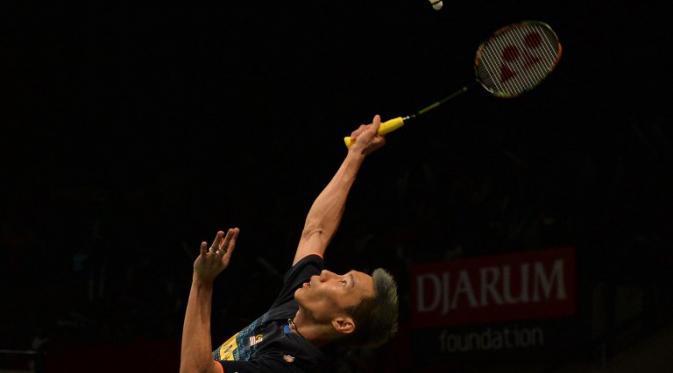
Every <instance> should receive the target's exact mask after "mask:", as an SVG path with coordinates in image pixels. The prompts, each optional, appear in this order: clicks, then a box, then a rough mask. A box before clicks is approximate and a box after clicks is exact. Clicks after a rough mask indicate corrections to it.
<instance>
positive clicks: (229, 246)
mask: <svg viewBox="0 0 673 373" xmlns="http://www.w3.org/2000/svg"><path fill="white" fill-rule="evenodd" d="M240 231H241V230H240V229H238V228H230V229H229V231H228V232H227V237H229V240H228V241H227V240H226V239H225V242H226V244H225V245H223V250H224V255H225V257H226V258H229V257H230V256H231V253H233V252H234V249H235V248H236V239H237V238H238V233H239V232H240Z"/></svg>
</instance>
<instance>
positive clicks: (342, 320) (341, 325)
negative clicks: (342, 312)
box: [332, 316, 355, 334]
mask: <svg viewBox="0 0 673 373" xmlns="http://www.w3.org/2000/svg"><path fill="white" fill-rule="evenodd" d="M332 327H333V328H334V330H336V331H337V332H338V333H341V334H350V333H353V332H354V331H355V321H353V318H351V317H350V316H338V317H336V318H334V319H333V320H332Z"/></svg>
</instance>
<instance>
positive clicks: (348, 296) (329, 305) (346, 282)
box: [294, 270, 374, 322]
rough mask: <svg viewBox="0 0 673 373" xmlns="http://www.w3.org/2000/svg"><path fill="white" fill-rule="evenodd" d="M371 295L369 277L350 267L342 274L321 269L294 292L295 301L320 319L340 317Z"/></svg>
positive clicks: (372, 287)
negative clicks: (317, 274)
mask: <svg viewBox="0 0 673 373" xmlns="http://www.w3.org/2000/svg"><path fill="white" fill-rule="evenodd" d="M373 296H374V279H373V278H372V276H370V275H368V274H366V273H363V272H359V271H353V270H351V271H349V272H347V273H345V274H343V275H337V274H336V273H334V272H330V271H328V270H323V271H322V272H320V275H319V276H311V279H310V281H308V282H305V283H304V285H303V286H302V287H301V288H299V289H297V290H296V291H295V293H294V298H295V299H296V300H297V303H299V305H300V306H301V307H302V308H304V309H305V310H306V311H307V312H309V313H310V314H311V316H312V317H313V318H314V319H316V320H317V321H321V322H329V321H331V320H332V319H334V318H335V317H338V316H343V315H344V313H345V310H346V309H348V308H350V307H353V306H356V305H358V304H360V301H361V300H362V299H364V298H368V297H373Z"/></svg>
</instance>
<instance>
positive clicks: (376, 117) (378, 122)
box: [372, 114, 381, 131]
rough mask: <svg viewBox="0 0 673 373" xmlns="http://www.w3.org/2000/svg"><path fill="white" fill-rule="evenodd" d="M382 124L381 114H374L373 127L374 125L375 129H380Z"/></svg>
mask: <svg viewBox="0 0 673 373" xmlns="http://www.w3.org/2000/svg"><path fill="white" fill-rule="evenodd" d="M380 126H381V116H380V115H378V114H376V115H374V119H372V127H374V131H378V130H379V127H380Z"/></svg>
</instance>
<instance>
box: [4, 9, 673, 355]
mask: <svg viewBox="0 0 673 373" xmlns="http://www.w3.org/2000/svg"><path fill="white" fill-rule="evenodd" d="M3 8H5V11H3V12H2V13H3V14H2V19H3V24H4V25H5V27H4V29H5V32H4V33H3V34H4V36H3V43H2V44H3V46H2V61H1V62H0V64H1V66H2V71H3V73H4V74H3V75H5V77H6V79H3V83H2V86H3V90H4V91H5V93H6V95H5V98H4V99H3V103H4V105H3V106H4V107H5V109H4V110H3V112H4V115H3V120H2V130H1V131H2V132H1V136H0V152H1V153H0V155H2V159H3V162H2V164H3V168H2V169H3V175H2V176H3V177H2V183H1V185H2V186H1V188H2V198H1V199H0V209H1V210H0V220H1V222H2V232H1V234H2V243H1V245H2V247H1V248H0V250H1V251H0V252H1V253H2V254H1V255H2V261H1V263H2V264H1V265H2V266H3V268H2V270H1V271H0V273H1V274H0V276H2V284H3V285H2V287H3V294H4V295H3V298H4V299H5V300H4V301H3V302H2V303H4V304H5V305H4V306H3V311H2V312H3V314H4V313H6V316H3V318H2V319H3V320H2V332H0V335H1V337H0V338H2V340H1V342H2V345H3V346H6V347H8V348H28V347H30V346H31V343H33V342H34V341H35V336H47V337H48V338H49V341H50V342H49V343H52V345H55V344H58V345H67V344H68V343H81V342H86V343H89V344H92V343H93V344H95V343H103V342H117V343H127V342H128V341H131V340H134V339H137V338H139V337H143V338H148V339H164V340H174V341H178V340H179V335H180V334H179V333H180V327H181V322H182V315H183V312H184V302H185V301H186V297H187V291H188V286H189V279H190V270H191V261H192V260H193V255H194V254H195V253H196V251H197V245H198V242H199V241H201V240H204V239H205V240H211V239H212V237H213V235H214V232H215V231H216V230H217V229H223V228H225V227H228V226H232V225H236V226H239V227H240V228H241V239H240V243H239V249H238V251H237V253H236V257H235V258H234V264H233V265H232V267H231V268H230V271H231V272H232V274H231V275H230V276H232V277H231V278H233V276H235V275H244V276H248V277H247V278H249V281H246V282H245V283H237V284H230V283H228V282H227V281H226V276H228V275H226V274H225V276H224V277H223V278H222V279H221V280H220V282H219V283H218V286H219V288H218V289H219V291H221V294H222V297H218V298H217V299H216V301H215V309H216V311H215V312H214V321H213V322H214V331H213V333H214V336H215V338H216V339H221V338H224V337H226V336H228V335H230V334H231V333H233V332H235V331H236V330H238V328H240V327H241V326H243V325H245V324H246V323H247V321H250V320H251V319H254V318H255V317H256V315H257V314H258V313H260V312H262V311H263V310H264V308H265V307H266V306H267V302H268V300H270V299H271V297H272V296H273V294H274V292H275V291H276V290H277V288H278V283H277V279H278V278H279V277H278V276H279V275H280V274H281V273H282V272H283V271H284V270H285V269H286V268H287V266H288V265H289V263H290V262H291V258H292V255H293V250H294V248H295V246H296V242H297V240H298V235H299V233H300V231H301V228H302V225H303V218H304V216H305V213H306V212H307V210H308V208H309V206H310V204H311V202H312V200H313V198H315V196H317V194H318V193H319V192H320V190H321V188H322V187H323V185H324V184H325V183H326V182H327V181H328V180H329V178H330V177H331V175H332V173H333V172H334V171H335V170H336V168H337V167H338V165H339V163H340V160H341V159H342V157H343V156H344V154H345V148H344V147H343V143H342V140H341V139H342V137H343V136H344V135H346V134H348V133H349V132H350V131H351V130H352V129H353V128H355V127H356V126H357V125H359V124H360V123H366V122H369V121H370V120H371V117H372V116H373V115H374V114H376V113H379V114H381V115H382V116H383V117H384V119H385V118H390V117H394V116H398V115H401V114H407V113H410V112H412V111H414V110H417V109H419V108H420V107H422V106H424V105H425V104H427V103H428V102H430V101H432V100H434V99H437V98H440V97H442V96H444V95H446V94H448V93H451V92H452V91H453V90H455V89H457V88H459V87H460V86H462V85H463V84H464V83H466V82H468V81H470V80H471V79H472V77H473V75H472V60H473V57H474V52H475V50H476V47H477V46H478V45H479V43H480V42H481V41H483V40H484V39H485V38H486V37H488V36H489V35H490V34H491V33H492V32H493V31H495V30H496V29H498V28H500V27H501V26H504V25H506V24H509V23H513V22H517V21H521V20H526V19H537V20H542V21H545V22H547V23H549V24H550V25H551V26H552V27H553V28H554V29H555V31H556V32H557V34H558V35H559V38H560V40H561V42H562V44H563V47H564V55H563V57H562V59H561V62H560V64H559V66H558V68H557V70H556V71H555V72H554V73H553V74H552V75H551V76H550V77H549V78H548V80H547V81H545V82H544V83H543V84H542V85H541V86H540V87H539V88H537V89H536V90H535V91H533V92H531V93H529V94H526V95H524V96H522V97H520V98H517V99H515V100H499V99H496V98H493V97H490V96H489V95H488V94H486V93H485V92H484V91H479V90H474V91H471V92H470V93H468V94H467V95H464V96H462V97H460V98H458V99H456V100H455V101H454V102H452V103H451V104H447V105H446V106H445V107H444V108H442V109H440V110H437V111H435V112H433V113H432V114H429V115H428V116H426V117H425V118H423V119H422V120H420V121H418V122H416V123H414V124H413V125H410V126H408V127H405V128H403V129H402V130H400V131H398V132H396V133H393V134H391V135H390V136H388V145H387V146H386V147H385V148H384V149H383V150H381V151H380V152H379V153H377V154H375V155H373V156H372V157H371V158H370V159H369V160H368V161H367V163H366V165H365V166H364V168H363V170H362V173H361V176H360V178H359V179H358V181H357V182H356V186H355V187H354V189H353V191H352V195H351V197H350V199H349V203H348V207H347V211H346V215H345V217H344V221H343V224H342V226H341V228H340V231H339V233H338V235H337V236H336V237H335V239H334V241H333V244H332V246H331V248H330V250H329V251H328V255H327V260H328V264H330V265H331V267H332V268H334V269H336V270H337V271H341V270H348V269H349V268H351V267H355V268H359V269H371V268H373V267H376V266H386V267H388V268H390V269H391V270H392V271H393V273H394V274H395V275H396V276H398V278H399V282H400V287H401V294H402V298H403V302H404V299H405V296H406V294H407V286H408V285H407V284H406V281H407V280H406V279H407V277H406V276H407V275H406V265H407V264H408V263H410V262H420V261H430V260H442V259H445V258H450V257H455V256H475V255H480V254H489V253H498V252H508V251H512V250H534V249H541V248H544V247H549V246H554V245H574V246H577V247H578V250H579V252H580V253H581V254H580V255H581V257H582V258H583V259H582V260H583V262H581V263H584V267H582V266H580V267H581V268H584V269H583V271H584V272H583V275H584V276H585V278H586V279H587V281H594V280H595V281H599V280H600V281H602V280H605V279H616V278H618V279H620V280H622V279H623V278H630V279H633V280H632V281H633V282H634V283H642V282H643V281H645V282H647V283H650V282H648V281H651V282H652V283H654V282H656V281H659V279H660V278H662V276H665V275H664V273H665V272H664V270H665V268H666V266H667V265H670V264H671V255H670V254H669V253H668V252H666V251H665V249H666V248H667V247H668V246H669V245H670V241H671V234H670V232H671V228H673V220H671V217H670V213H669V211H670V207H671V197H670V191H671V190H672V188H671V187H672V186H673V185H672V182H671V181H672V178H671V169H672V168H671V161H672V157H673V154H672V153H673V148H672V143H671V141H673V137H672V135H671V130H670V128H669V126H670V122H671V121H670V119H671V114H670V111H669V107H668V101H669V100H668V99H669V97H668V95H667V93H666V92H667V91H666V88H667V87H668V86H669V85H670V73H669V72H668V71H667V68H666V66H667V63H666V61H667V59H666V56H665V55H666V49H667V46H668V45H670V44H671V34H672V33H671V32H670V31H669V30H668V29H667V28H666V27H665V25H664V12H663V10H662V9H663V5H662V6H656V7H655V6H654V5H651V4H644V3H637V4H636V3H631V2H628V3H627V2H590V3H584V2H573V3H567V2H554V3H549V2H532V1H527V2H498V3H497V4H491V3H485V2H445V5H444V9H442V10H441V11H440V12H435V11H434V10H432V8H431V6H430V4H429V3H427V1H422V0H418V1H413V2H412V1H404V2H402V1H387V2H384V1H378V0H377V1H364V2H329V3H323V2H312V3H310V4H305V3H287V2H284V3H279V2H274V3H269V4H265V3H259V2H252V3H251V2H245V3H243V2H240V3H221V4H217V5H216V4H211V5H191V4H189V5H187V4H178V5H170V4H154V5H150V4H136V3H133V2H124V1H121V2H96V3H90V4H49V5H37V4H33V3H29V2H20V3H17V4H13V3H12V2H9V3H6V4H3ZM657 291H660V290H657ZM666 299H670V296H669V298H666ZM669 304H670V303H665V304H664V305H666V306H667V305H669ZM404 306H405V304H403V310H402V317H403V320H404V317H406V312H408V311H406V310H405V309H404ZM661 306H662V305H661V304H659V305H657V306H656V307H655V306H652V307H654V308H656V309H657V310H659V309H660V307H661ZM216 343H217V341H216ZM412 359H413V358H412Z"/></svg>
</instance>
